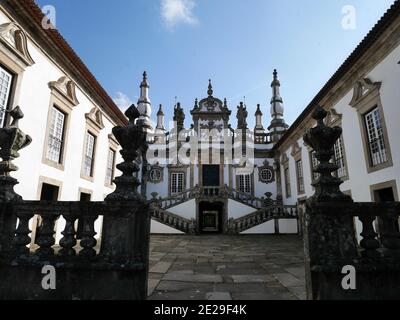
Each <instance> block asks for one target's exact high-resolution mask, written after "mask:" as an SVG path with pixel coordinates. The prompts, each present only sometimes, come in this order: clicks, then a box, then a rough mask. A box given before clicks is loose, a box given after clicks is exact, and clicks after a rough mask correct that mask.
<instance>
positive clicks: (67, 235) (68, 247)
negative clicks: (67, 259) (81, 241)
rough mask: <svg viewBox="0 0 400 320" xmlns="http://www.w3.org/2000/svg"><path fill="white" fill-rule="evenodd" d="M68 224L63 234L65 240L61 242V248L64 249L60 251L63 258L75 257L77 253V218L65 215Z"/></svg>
mask: <svg viewBox="0 0 400 320" xmlns="http://www.w3.org/2000/svg"><path fill="white" fill-rule="evenodd" d="M63 217H64V219H65V221H66V223H65V228H64V231H63V232H61V234H62V235H63V238H61V240H60V246H61V247H62V249H61V250H60V254H61V255H62V256H75V255H76V251H75V249H74V247H75V245H76V243H77V241H76V237H75V235H76V231H75V221H76V219H77V217H76V216H73V215H70V214H65V215H63Z"/></svg>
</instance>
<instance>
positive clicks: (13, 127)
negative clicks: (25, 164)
mask: <svg viewBox="0 0 400 320" xmlns="http://www.w3.org/2000/svg"><path fill="white" fill-rule="evenodd" d="M8 113H9V115H10V116H11V117H12V119H13V121H12V123H11V124H10V125H9V126H6V127H5V128H0V158H1V159H2V161H1V162H0V201H18V200H22V197H21V196H20V195H18V194H16V193H15V191H14V186H15V185H16V184H18V181H17V179H15V178H13V177H11V176H10V172H12V171H17V170H18V167H17V166H16V165H14V164H13V163H12V160H14V159H16V158H18V157H19V153H18V151H19V150H21V149H23V148H25V147H27V146H28V145H29V144H31V142H32V138H31V137H30V136H29V135H27V134H25V133H23V132H22V131H21V129H19V127H18V125H19V120H20V119H22V118H23V117H24V114H23V113H22V110H21V108H20V107H18V106H17V107H15V108H14V109H13V110H11V111H8Z"/></svg>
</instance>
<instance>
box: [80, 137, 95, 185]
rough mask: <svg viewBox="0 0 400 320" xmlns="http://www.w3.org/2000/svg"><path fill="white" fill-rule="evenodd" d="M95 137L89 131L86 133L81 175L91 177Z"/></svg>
mask: <svg viewBox="0 0 400 320" xmlns="http://www.w3.org/2000/svg"><path fill="white" fill-rule="evenodd" d="M95 143H96V137H95V136H94V135H93V134H91V133H90V132H87V133H86V145H85V153H84V159H83V175H84V176H85V177H93V163H94V148H95Z"/></svg>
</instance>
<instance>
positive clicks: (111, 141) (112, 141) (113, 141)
mask: <svg viewBox="0 0 400 320" xmlns="http://www.w3.org/2000/svg"><path fill="white" fill-rule="evenodd" d="M108 140H109V141H110V143H111V144H113V145H115V146H119V143H118V141H117V139H116V138H115V136H114V135H113V134H112V133H110V134H109V135H108Z"/></svg>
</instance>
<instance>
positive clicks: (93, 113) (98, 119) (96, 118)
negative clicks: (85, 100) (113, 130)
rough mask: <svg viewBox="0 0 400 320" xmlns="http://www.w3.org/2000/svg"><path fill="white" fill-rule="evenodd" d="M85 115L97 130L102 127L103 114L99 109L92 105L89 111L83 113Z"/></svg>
mask: <svg viewBox="0 0 400 320" xmlns="http://www.w3.org/2000/svg"><path fill="white" fill-rule="evenodd" d="M85 117H86V120H88V121H90V122H91V124H93V125H94V126H95V128H96V129H97V130H98V131H100V130H103V129H104V122H103V114H102V113H101V111H100V109H98V108H96V107H94V108H93V109H92V110H90V112H89V113H86V114H85Z"/></svg>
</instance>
